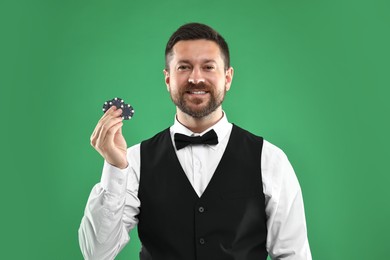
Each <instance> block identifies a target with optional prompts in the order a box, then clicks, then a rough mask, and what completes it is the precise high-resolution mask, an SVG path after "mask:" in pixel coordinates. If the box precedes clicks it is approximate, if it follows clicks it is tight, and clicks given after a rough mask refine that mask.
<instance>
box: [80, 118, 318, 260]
mask: <svg viewBox="0 0 390 260" xmlns="http://www.w3.org/2000/svg"><path fill="white" fill-rule="evenodd" d="M210 129H211V128H210ZM210 129H207V130H206V131H204V132H203V133H200V134H195V133H193V132H191V131H190V130H189V129H187V128H186V127H185V126H183V125H182V124H180V123H179V122H178V121H177V120H175V123H174V125H173V126H172V127H171V128H170V134H171V138H172V142H173V145H175V144H174V141H173V136H174V134H175V133H181V134H185V135H189V136H191V135H193V136H195V135H203V134H204V133H206V132H207V131H208V130H210ZM212 129H214V130H215V132H216V133H217V136H218V141H219V143H218V144H217V145H189V146H187V147H185V148H183V149H180V150H178V151H176V154H177V157H178V158H179V162H180V164H181V166H182V168H183V170H184V172H185V174H186V175H187V178H188V180H189V181H190V182H191V185H192V186H193V188H194V190H195V191H196V193H197V194H198V196H199V197H200V196H201V195H202V193H203V192H204V190H205V189H206V187H207V185H208V183H209V182H210V179H211V178H212V176H213V174H214V171H215V170H216V168H217V166H218V164H219V161H220V160H221V158H222V155H223V153H224V151H225V148H226V146H227V143H228V141H229V137H230V133H231V130H232V124H231V123H229V122H228V120H227V118H226V115H224V117H223V118H222V119H221V120H220V121H219V122H218V123H217V124H215V125H214V126H213V127H212ZM127 159H128V162H129V166H128V167H127V168H126V169H123V170H121V169H118V168H116V167H114V166H112V165H110V164H108V163H107V162H105V163H104V167H103V173H102V177H101V181H100V183H98V184H96V185H95V186H94V188H93V189H92V192H91V194H90V196H89V198H88V202H87V206H86V208H85V212H84V217H83V219H82V221H81V225H80V228H79V243H80V248H81V251H82V253H83V255H84V258H85V259H99V260H103V259H114V258H115V256H116V255H117V254H118V253H119V252H120V250H121V249H122V248H123V247H124V246H125V245H126V244H127V243H128V241H129V239H130V237H129V234H128V233H129V231H130V230H131V229H132V228H134V227H135V226H136V225H137V223H138V219H137V217H136V216H137V215H138V213H139V211H140V205H141V202H140V200H139V199H138V197H137V194H138V186H139V180H140V144H137V145H134V146H132V147H130V148H129V149H128V150H127ZM260 159H261V160H260ZM260 162H261V171H262V174H261V176H262V180H261V181H262V183H263V191H259V192H264V195H265V210H266V215H267V230H268V233H267V244H266V247H267V251H268V253H269V255H270V257H271V258H272V259H286V260H287V259H288V260H311V253H310V248H309V243H308V239H307V231H306V220H305V213H304V207H303V199H302V193H301V189H300V186H299V183H298V180H297V178H296V175H295V173H294V170H293V168H292V166H291V164H290V162H289V161H288V159H287V157H286V155H285V154H284V153H283V151H282V150H280V149H279V148H277V147H276V146H274V145H272V144H271V143H269V142H267V141H266V140H264V143H263V149H262V155H261V158H259V163H260ZM259 176H260V174H259ZM259 181H260V180H259Z"/></svg>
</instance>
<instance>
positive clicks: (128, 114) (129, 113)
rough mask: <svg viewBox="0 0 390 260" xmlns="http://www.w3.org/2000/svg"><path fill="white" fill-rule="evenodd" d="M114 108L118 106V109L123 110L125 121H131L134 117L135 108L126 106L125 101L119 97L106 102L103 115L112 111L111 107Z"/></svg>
mask: <svg viewBox="0 0 390 260" xmlns="http://www.w3.org/2000/svg"><path fill="white" fill-rule="evenodd" d="M112 106H116V107H117V108H121V109H122V115H121V117H122V118H123V119H124V120H129V119H131V118H132V117H133V115H134V108H133V107H132V106H131V105H129V104H126V103H125V101H124V100H123V99H121V98H118V97H116V98H113V99H111V100H108V101H106V102H104V104H103V113H106V111H107V110H108V109H110V107H112Z"/></svg>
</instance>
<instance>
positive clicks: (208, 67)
mask: <svg viewBox="0 0 390 260" xmlns="http://www.w3.org/2000/svg"><path fill="white" fill-rule="evenodd" d="M204 68H205V70H214V69H215V67H214V66H213V65H206V66H204Z"/></svg>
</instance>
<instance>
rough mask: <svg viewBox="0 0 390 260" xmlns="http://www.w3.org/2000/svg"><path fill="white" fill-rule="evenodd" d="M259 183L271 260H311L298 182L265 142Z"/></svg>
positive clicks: (279, 153) (287, 164)
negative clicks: (261, 182) (261, 183)
mask: <svg viewBox="0 0 390 260" xmlns="http://www.w3.org/2000/svg"><path fill="white" fill-rule="evenodd" d="M262 181H263V190H264V194H265V200H266V201H265V202H266V214H267V230H268V234H267V250H268V253H269V255H270V257H271V259H274V260H276V259H277V260H279V259H283V260H311V259H312V257H311V252H310V248H309V242H308V238H307V229H306V219H305V211H304V206H303V198H302V192H301V188H300V186H299V183H298V179H297V177H296V175H295V173H294V170H293V168H292V166H291V164H290V162H289V161H288V159H287V156H286V155H285V154H284V153H283V151H282V150H280V149H279V148H277V147H276V146H274V145H272V144H271V143H269V142H267V141H264V144H263V152H262Z"/></svg>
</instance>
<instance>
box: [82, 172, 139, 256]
mask: <svg viewBox="0 0 390 260" xmlns="http://www.w3.org/2000/svg"><path fill="white" fill-rule="evenodd" d="M107 168H110V166H107V164H105V168H104V170H103V175H102V180H101V182H100V183H99V184H97V185H95V187H94V188H93V189H92V191H91V194H90V196H89V198H88V202H87V205H86V208H85V211H84V216H83V218H82V221H81V225H80V228H79V243H80V249H81V252H82V254H83V256H84V258H85V259H99V260H102V259H114V258H115V256H116V255H117V254H118V253H119V252H120V250H121V249H122V248H123V247H124V246H125V245H126V244H127V242H128V241H129V235H128V232H129V230H130V229H131V228H132V227H134V226H135V225H136V224H137V219H136V218H135V216H136V215H137V214H138V207H139V201H138V198H137V197H136V194H133V191H132V190H128V189H127V187H126V186H127V179H128V173H127V171H128V170H127V171H119V170H118V169H116V170H115V169H114V168H112V167H111V168H110V170H107ZM113 169H114V170H113ZM130 188H131V185H130Z"/></svg>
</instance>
